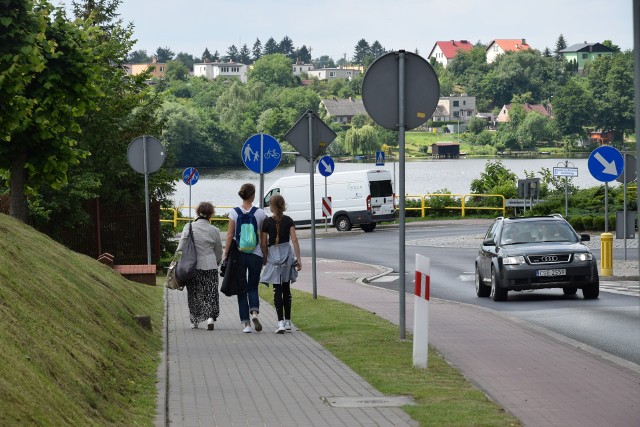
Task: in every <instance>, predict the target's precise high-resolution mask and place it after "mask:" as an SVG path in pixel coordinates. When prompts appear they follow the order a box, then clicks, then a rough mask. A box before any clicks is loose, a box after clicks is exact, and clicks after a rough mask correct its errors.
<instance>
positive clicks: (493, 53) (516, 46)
mask: <svg viewBox="0 0 640 427" xmlns="http://www.w3.org/2000/svg"><path fill="white" fill-rule="evenodd" d="M530 48H531V46H529V45H528V44H527V40H526V39H495V40H493V41H492V42H491V43H489V46H487V49H486V50H485V52H486V53H487V64H491V63H492V62H493V61H495V60H496V58H497V57H498V55H502V54H503V53H506V52H519V51H522V50H529V49H530Z"/></svg>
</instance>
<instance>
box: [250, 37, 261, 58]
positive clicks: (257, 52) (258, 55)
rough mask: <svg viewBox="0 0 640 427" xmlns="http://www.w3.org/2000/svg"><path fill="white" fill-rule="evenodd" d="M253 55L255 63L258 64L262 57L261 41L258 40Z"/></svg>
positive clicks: (254, 45) (252, 50)
mask: <svg viewBox="0 0 640 427" xmlns="http://www.w3.org/2000/svg"><path fill="white" fill-rule="evenodd" d="M251 53H252V54H253V62H256V61H257V60H258V59H260V58H261V57H262V43H260V39H256V41H255V43H254V44H253V49H251Z"/></svg>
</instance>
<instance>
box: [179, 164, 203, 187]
mask: <svg viewBox="0 0 640 427" xmlns="http://www.w3.org/2000/svg"><path fill="white" fill-rule="evenodd" d="M198 178H200V173H198V169H196V168H186V169H185V170H183V171H182V182H184V183H185V184H187V185H195V184H196V183H197V182H198Z"/></svg>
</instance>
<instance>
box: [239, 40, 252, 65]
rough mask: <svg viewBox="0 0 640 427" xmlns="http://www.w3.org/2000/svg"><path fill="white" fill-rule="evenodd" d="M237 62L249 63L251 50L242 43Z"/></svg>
mask: <svg viewBox="0 0 640 427" xmlns="http://www.w3.org/2000/svg"><path fill="white" fill-rule="evenodd" d="M238 62H239V63H241V64H246V65H248V64H251V62H252V61H251V52H250V51H249V48H248V47H247V45H246V44H243V45H242V47H241V48H240V52H239V53H238Z"/></svg>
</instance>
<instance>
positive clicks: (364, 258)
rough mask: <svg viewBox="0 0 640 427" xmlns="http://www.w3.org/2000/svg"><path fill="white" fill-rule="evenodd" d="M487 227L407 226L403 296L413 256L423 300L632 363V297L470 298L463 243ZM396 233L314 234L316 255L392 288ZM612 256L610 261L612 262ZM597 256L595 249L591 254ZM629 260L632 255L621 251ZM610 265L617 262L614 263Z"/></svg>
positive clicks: (469, 251)
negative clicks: (427, 282)
mask: <svg viewBox="0 0 640 427" xmlns="http://www.w3.org/2000/svg"><path fill="white" fill-rule="evenodd" d="M486 229H487V225H463V224H456V225H455V226H451V225H443V226H431V227H407V228H406V232H405V241H406V246H405V260H406V261H405V263H406V268H405V275H406V276H405V277H406V279H405V291H407V292H409V293H413V275H414V273H413V272H414V262H415V255H416V254H420V255H423V256H426V257H428V258H429V259H430V262H431V295H432V297H435V298H441V299H446V300H451V301H458V302H463V303H467V304H473V305H480V306H483V307H487V308H490V309H493V310H496V311H499V312H503V313H505V314H508V315H510V316H515V317H517V318H518V319H520V320H522V321H524V322H529V323H531V324H535V325H537V326H540V327H543V328H546V329H548V330H550V331H553V332H555V333H558V334H561V335H563V336H566V337H568V338H571V339H574V340H577V341H579V342H581V343H584V344H586V345H588V346H591V347H594V348H596V349H598V350H601V351H604V352H606V353H610V354H613V355H615V356H618V357H621V358H623V359H625V360H628V361H631V362H633V363H636V364H640V327H639V325H640V298H639V297H638V296H630V295H620V294H614V293H608V292H601V293H600V297H599V298H598V299H597V300H585V299H583V298H582V294H581V292H578V294H577V295H572V296H565V295H563V292H562V290H561V289H543V290H536V291H531V292H509V299H508V301H506V302H494V301H492V300H491V299H489V298H478V297H477V296H476V294H475V287H474V282H473V279H474V260H475V257H476V255H477V252H478V249H477V248H475V247H473V245H470V244H469V243H470V242H469V241H468V240H469V239H470V238H471V237H474V238H477V237H478V236H482V235H484V233H485V231H486ZM398 235H399V233H398V229H397V227H395V228H379V229H377V230H376V231H375V232H373V233H344V234H341V235H340V236H339V237H330V238H323V237H322V232H321V230H320V231H319V232H318V233H317V236H318V238H317V239H316V256H317V257H319V258H331V259H344V260H349V261H358V262H363V263H368V264H376V265H382V266H385V267H388V268H391V269H393V272H392V273H390V274H389V275H387V276H386V277H381V278H379V279H377V280H375V281H373V282H372V283H371V284H372V285H374V286H380V287H385V288H389V289H394V290H398V288H399V285H400V281H399V280H398V266H399V244H398V238H399V237H398ZM300 244H301V250H302V252H303V255H304V256H310V255H311V240H310V239H301V240H300ZM618 252H619V251H618V250H616V252H615V257H618V256H620V259H621V256H622V255H621V254H618ZM594 254H595V255H596V256H597V257H598V258H599V250H594ZM629 255H630V256H631V258H633V259H637V250H634V251H631V253H629ZM616 259H618V258H616Z"/></svg>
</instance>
